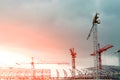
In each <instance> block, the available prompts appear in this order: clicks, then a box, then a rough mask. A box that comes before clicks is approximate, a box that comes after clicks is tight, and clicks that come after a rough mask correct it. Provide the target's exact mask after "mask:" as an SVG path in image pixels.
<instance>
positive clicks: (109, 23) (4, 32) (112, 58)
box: [0, 0, 120, 67]
mask: <svg viewBox="0 0 120 80" xmlns="http://www.w3.org/2000/svg"><path fill="white" fill-rule="evenodd" d="M119 3H120V0H0V62H1V63H0V64H7V63H10V62H11V63H13V64H14V63H15V62H30V58H31V57H35V60H36V61H37V62H40V61H43V62H69V63H71V55H70V51H69V48H75V51H76V52H77V58H76V66H78V67H89V66H93V57H91V56H90V54H91V53H92V52H93V45H92V44H93V43H92V36H91V37H90V39H89V40H86V38H87V35H88V33H89V31H90V28H91V26H92V19H93V16H94V15H95V13H96V12H99V13H100V20H101V24H100V25H98V38H99V43H100V44H101V47H103V46H105V45H107V44H113V45H114V47H113V48H112V49H109V50H108V51H106V52H104V54H103V55H102V59H103V64H104V65H106V64H107V65H118V60H117V59H118V58H117V54H113V52H115V51H116V50H118V49H120V45H119V44H120V32H119V30H120V26H119V24H120V20H119V17H120V9H119V7H120V5H119ZM13 57H14V58H13Z"/></svg>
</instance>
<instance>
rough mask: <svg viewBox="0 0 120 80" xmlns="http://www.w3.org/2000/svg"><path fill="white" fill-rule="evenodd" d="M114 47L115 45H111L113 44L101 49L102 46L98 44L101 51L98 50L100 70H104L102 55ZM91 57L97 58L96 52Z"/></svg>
mask: <svg viewBox="0 0 120 80" xmlns="http://www.w3.org/2000/svg"><path fill="white" fill-rule="evenodd" d="M112 47H113V45H111V44H108V45H106V46H104V47H102V48H100V44H98V48H99V50H97V53H98V54H99V56H98V58H99V62H98V63H99V66H98V67H99V69H102V59H101V54H102V53H103V52H104V51H106V50H108V49H110V48H112ZM91 56H95V52H93V53H92V54H91Z"/></svg>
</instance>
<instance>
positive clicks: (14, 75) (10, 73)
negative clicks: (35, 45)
mask: <svg viewBox="0 0 120 80" xmlns="http://www.w3.org/2000/svg"><path fill="white" fill-rule="evenodd" d="M102 67H103V68H102V69H101V70H100V72H99V77H100V80H120V68H119V66H102ZM94 69H95V68H93V67H91V68H86V69H75V75H74V79H73V76H72V74H73V73H72V70H71V69H61V70H60V69H54V70H51V69H35V70H34V71H35V75H33V71H32V70H31V69H26V68H1V69H0V80H86V79H88V80H93V78H94ZM53 73H54V74H55V76H53V75H52V74H53ZM61 74H63V75H61Z"/></svg>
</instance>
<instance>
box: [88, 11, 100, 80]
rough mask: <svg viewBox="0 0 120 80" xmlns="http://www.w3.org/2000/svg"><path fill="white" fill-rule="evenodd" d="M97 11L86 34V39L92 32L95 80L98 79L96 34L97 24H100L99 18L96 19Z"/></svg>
mask: <svg viewBox="0 0 120 80" xmlns="http://www.w3.org/2000/svg"><path fill="white" fill-rule="evenodd" d="M98 15H99V13H96V14H95V16H94V18H93V23H92V27H91V29H90V33H89V34H88V37H87V40H88V39H89V37H90V35H91V33H92V32H93V49H94V52H95V56H94V68H95V70H94V76H95V78H94V79H95V80H99V67H98V66H99V64H98V62H99V58H98V56H99V54H98V52H97V50H98V36H97V25H98V24H100V20H99V19H98V18H99V17H98Z"/></svg>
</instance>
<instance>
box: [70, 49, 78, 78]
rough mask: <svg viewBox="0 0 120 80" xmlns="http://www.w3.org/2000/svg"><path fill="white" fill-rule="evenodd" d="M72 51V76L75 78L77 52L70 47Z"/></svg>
mask: <svg viewBox="0 0 120 80" xmlns="http://www.w3.org/2000/svg"><path fill="white" fill-rule="evenodd" d="M69 50H70V53H71V56H72V78H73V79H74V78H75V68H76V67H75V58H76V55H77V53H76V52H74V48H70V49H69Z"/></svg>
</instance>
